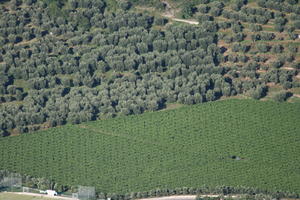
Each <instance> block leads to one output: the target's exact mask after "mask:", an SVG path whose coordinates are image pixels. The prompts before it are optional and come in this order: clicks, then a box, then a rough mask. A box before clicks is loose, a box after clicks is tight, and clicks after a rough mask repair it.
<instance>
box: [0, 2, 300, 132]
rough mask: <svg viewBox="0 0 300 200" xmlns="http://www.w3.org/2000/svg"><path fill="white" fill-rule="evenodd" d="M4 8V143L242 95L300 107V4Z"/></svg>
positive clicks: (0, 60)
mask: <svg viewBox="0 0 300 200" xmlns="http://www.w3.org/2000/svg"><path fill="white" fill-rule="evenodd" d="M1 2H2V3H1V5H0V22H1V23H0V135H3V136H8V135H10V134H12V135H18V134H22V133H27V132H33V131H36V130H39V129H46V128H50V127H55V126H61V125H65V124H79V123H82V122H86V121H93V120H98V119H105V118H112V117H116V116H127V115H132V114H141V113H144V112H147V111H156V110H161V109H164V108H166V107H167V106H168V105H169V104H172V103H176V104H178V103H179V104H187V105H191V104H199V103H204V102H210V101H215V100H218V99H220V98H228V97H232V96H238V97H239V98H247V97H251V98H254V99H274V100H276V101H285V100H287V99H288V98H289V97H291V96H292V98H290V99H289V101H292V102H299V97H300V90H299V84H300V81H299V80H300V79H299V75H298V73H299V68H300V67H299V61H300V60H299V59H300V57H299V41H300V40H299V39H298V34H299V33H300V29H299V28H300V27H299V26H300V25H299V24H300V23H299V22H300V19H299V12H300V11H299V10H300V9H299V7H300V4H299V2H298V1H297V0H286V1H283V0H278V1H276V2H274V1H267V0H259V1H242V0H235V1H210V0H193V1H189V2H188V3H184V2H185V1H175V0H174V1H171V0H169V1H158V0H153V1H142V0H141V1H137V0H130V1H125V0H124V1H119V2H117V1H115V0H93V1H92V0H68V1H67V0H65V1H55V0H44V1H36V0H23V1H22V0H11V1H1ZM165 16H167V17H165ZM175 17H177V19H179V20H181V21H182V20H192V21H196V22H199V24H192V25H191V24H188V23H185V21H183V22H178V20H177V22H176V21H174V18H175Z"/></svg>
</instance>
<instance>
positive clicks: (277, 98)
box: [273, 91, 292, 102]
mask: <svg viewBox="0 0 300 200" xmlns="http://www.w3.org/2000/svg"><path fill="white" fill-rule="evenodd" d="M291 96H292V94H291V93H290V92H287V91H281V92H278V93H276V94H274V96H273V100H274V101H277V102H283V101H286V100H287V99H288V98H289V97H291Z"/></svg>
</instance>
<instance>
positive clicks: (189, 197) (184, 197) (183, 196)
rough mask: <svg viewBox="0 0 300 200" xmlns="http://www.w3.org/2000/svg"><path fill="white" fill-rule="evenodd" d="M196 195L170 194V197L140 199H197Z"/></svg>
mask: <svg viewBox="0 0 300 200" xmlns="http://www.w3.org/2000/svg"><path fill="white" fill-rule="evenodd" d="M196 197H197V196H196V195H182V196H181V195H178V196H169V197H154V198H146V199H139V200H195V199H196Z"/></svg>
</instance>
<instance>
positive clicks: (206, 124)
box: [0, 99, 300, 193]
mask: <svg viewBox="0 0 300 200" xmlns="http://www.w3.org/2000/svg"><path fill="white" fill-rule="evenodd" d="M0 151H1V152H3V153H2V154H1V157H0V169H8V170H11V171H16V172H20V173H25V174H29V175H33V176H36V177H47V178H51V179H53V180H55V181H57V182H59V183H62V184H68V185H77V184H79V185H95V186H96V187H97V189H98V190H99V191H103V192H129V191H146V190H147V191H148V190H151V189H155V188H176V187H185V186H186V187H198V186H199V187H200V186H203V185H209V186H217V185H228V186H249V187H256V188H261V189H268V190H271V191H275V190H282V191H293V192H298V193H299V192H300V167H299V166H300V104H296V103H294V104H293V103H275V102H271V101H268V102H262V101H254V100H237V99H231V100H224V101H218V102H212V103H205V104H201V105H194V106H184V107H181V108H178V109H174V110H168V111H161V112H155V113H153V112H151V113H145V114H142V115H136V116H129V117H120V118H114V119H108V120H101V121H96V122H89V123H84V124H80V125H66V126H63V127H59V128H52V129H49V130H46V131H40V132H37V133H32V134H24V135H21V136H14V137H7V138H0ZM234 157H237V158H240V159H233V158H234Z"/></svg>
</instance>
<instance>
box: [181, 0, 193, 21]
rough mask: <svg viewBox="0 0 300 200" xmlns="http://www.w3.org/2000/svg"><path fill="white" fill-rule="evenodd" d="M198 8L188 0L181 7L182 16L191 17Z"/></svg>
mask: <svg viewBox="0 0 300 200" xmlns="http://www.w3.org/2000/svg"><path fill="white" fill-rule="evenodd" d="M196 10H197V8H196V7H195V5H194V4H193V3H192V2H186V3H184V4H183V7H182V8H181V16H182V18H184V19H185V18H190V17H192V16H193V14H194V13H195V12H196Z"/></svg>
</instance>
